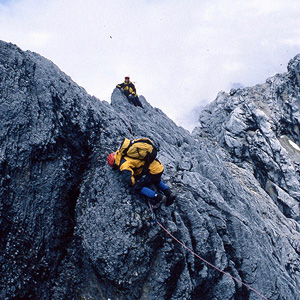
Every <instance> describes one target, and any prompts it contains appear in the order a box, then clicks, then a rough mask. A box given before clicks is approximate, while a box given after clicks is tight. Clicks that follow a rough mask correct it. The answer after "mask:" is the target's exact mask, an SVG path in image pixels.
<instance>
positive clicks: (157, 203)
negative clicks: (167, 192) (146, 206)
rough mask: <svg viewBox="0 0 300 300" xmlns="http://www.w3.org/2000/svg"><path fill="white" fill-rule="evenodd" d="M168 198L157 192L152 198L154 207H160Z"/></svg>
mask: <svg viewBox="0 0 300 300" xmlns="http://www.w3.org/2000/svg"><path fill="white" fill-rule="evenodd" d="M166 200H167V197H166V196H164V195H162V194H155V195H154V197H153V198H152V199H151V204H152V207H153V208H154V209H156V208H159V207H160V205H161V204H162V203H163V202H165V201H166Z"/></svg>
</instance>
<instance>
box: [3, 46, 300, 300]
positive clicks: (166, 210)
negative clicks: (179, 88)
mask: <svg viewBox="0 0 300 300" xmlns="http://www.w3.org/2000/svg"><path fill="white" fill-rule="evenodd" d="M298 60H299V58H298V57H296V58H295V59H294V60H292V61H291V62H290V64H289V71H288V73H287V74H283V75H277V76H275V77H274V78H271V79H269V80H267V82H266V84H264V85H261V86H256V87H254V88H248V89H243V90H237V91H231V94H232V95H227V94H225V93H221V94H219V96H218V98H217V99H216V101H214V102H213V103H212V104H211V105H210V106H209V107H207V108H206V109H205V110H204V111H203V113H202V114H201V117H200V126H199V127H198V128H196V129H195V131H194V133H193V135H191V134H190V133H189V132H188V131H186V130H184V129H183V128H180V127H178V126H176V124H175V123H174V122H172V121H171V120H170V119H169V118H168V117H167V116H166V115H165V114H164V113H163V112H162V111H160V110H159V109H157V108H153V107H152V106H151V105H150V104H149V103H147V101H146V100H145V98H144V97H142V96H140V99H141V101H142V103H143V105H144V109H141V108H139V107H134V106H132V105H130V104H129V103H128V102H127V99H126V98H125V97H124V96H123V95H122V94H121V92H120V91H119V90H114V91H113V94H112V101H111V104H108V103H107V102H105V101H100V100H98V99H96V98H94V97H91V96H89V95H88V94H87V93H86V92H85V90H84V89H83V88H81V87H79V86H78V85H76V84H75V83H74V82H73V81H72V80H71V79H70V77H68V76H67V75H65V74H64V73H62V72H61V71H60V70H59V69H58V68H57V67H56V66H55V65H53V63H51V62H50V61H48V60H46V59H45V58H43V57H41V56H39V55H38V54H35V53H32V52H28V51H27V52H23V51H21V50H20V49H19V48H18V47H16V46H14V45H12V44H7V43H5V42H0V147H1V148H0V175H1V177H0V236H1V243H0V266H1V271H0V274H1V275H0V298H1V299H80V300H83V299H86V300H87V299H89V300H92V299H97V300H99V299H100V300H102V299H103V300H104V299H106V300H107V299H111V300H127V299H128V300H129V299H130V300H134V299H141V300H142V299H149V300H152V299H153V300H154V299H164V300H168V299H169V300H171V299H172V300H177V299H178V300H179V299H186V300H187V299H195V300H196V299H204V300H205V299H207V300H209V299H222V300H225V299H232V300H236V299H243V300H248V299H249V300H254V299H260V298H259V296H257V295H256V294H255V293H253V292H251V291H249V290H247V289H246V288H244V287H243V286H241V284H238V283H236V282H235V281H233V280H232V279H231V278H229V277H227V276H225V275H222V274H221V273H219V272H217V271H216V270H214V269H212V268H211V267H209V266H207V265H206V264H204V263H203V262H202V261H200V260H198V259H197V258H195V257H194V256H193V255H192V254H190V253H189V252H187V251H186V250H185V249H184V248H182V247H181V246H180V245H179V244H177V243H176V242H175V241H174V240H172V239H171V238H170V237H169V236H168V235H166V234H165V233H164V232H163V231H162V230H161V229H160V228H159V227H158V226H157V225H155V224H153V222H152V220H151V213H150V212H149V209H148V207H147V203H146V199H144V198H142V197H141V196H139V195H137V194H135V193H134V192H133V191H131V190H128V189H127V188H126V186H124V184H123V183H122V181H121V178H120V176H119V174H118V172H117V171H113V170H111V169H110V168H109V167H108V166H107V164H106V157H107V155H108V154H109V153H110V152H112V151H114V150H115V149H116V148H117V147H118V146H119V143H120V142H121V140H122V139H123V138H124V137H128V138H130V137H131V136H132V135H134V137H142V136H147V137H149V138H151V139H152V140H154V141H155V142H156V143H157V144H158V145H159V147H160V152H159V159H160V160H161V161H162V162H163V164H164V165H165V173H164V176H163V178H164V181H165V182H166V183H167V184H168V185H169V186H170V187H172V189H173V190H174V191H176V192H177V194H178V198H177V201H176V203H175V204H174V205H173V206H171V207H164V205H163V206H162V207H161V209H159V210H158V212H157V218H158V219H159V221H160V222H161V223H162V224H163V225H164V226H165V227H166V228H167V229H168V230H170V232H171V233H172V234H174V236H176V237H177V238H178V239H180V240H181V241H182V242H184V243H185V244H186V245H187V246H188V247H190V248H191V249H193V250H194V251H195V252H196V253H198V254H199V255H201V256H202V257H203V258H205V259H206V260H208V261H209V262H211V263H213V264H215V265H216V266H217V267H218V268H220V269H222V270H224V271H226V272H229V273H230V274H232V275H233V276H235V277H237V278H239V279H240V280H242V281H244V282H245V283H247V284H249V285H251V287H253V288H255V289H257V290H258V291H259V292H261V293H262V294H263V295H264V296H265V297H267V298H268V299H272V300H275V299H278V300H279V299H286V300H287V299H288V300H290V299H296V300H298V299H300V296H299V289H300V260H299V254H300V225H299V196H298V195H299V194H298V193H299V192H298V189H299V186H298V180H299V179H298V176H299V174H298V169H297V168H298V158H299V153H300V151H299V150H298V148H297V144H299V122H298V107H297V105H298V104H297V103H298V102H297V101H299V100H297V99H299V94H298V93H299V70H300V69H299V64H298Z"/></svg>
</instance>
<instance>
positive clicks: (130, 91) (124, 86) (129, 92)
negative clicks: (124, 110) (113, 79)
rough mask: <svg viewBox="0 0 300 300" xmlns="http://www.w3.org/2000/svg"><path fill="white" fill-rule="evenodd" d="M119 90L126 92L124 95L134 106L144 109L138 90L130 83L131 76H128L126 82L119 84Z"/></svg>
mask: <svg viewBox="0 0 300 300" xmlns="http://www.w3.org/2000/svg"><path fill="white" fill-rule="evenodd" d="M117 88H118V89H120V90H121V91H122V92H124V95H125V96H126V97H127V99H128V101H129V102H130V103H132V104H133V105H134V106H140V107H142V108H143V105H142V103H141V101H140V99H139V97H138V95H137V93H136V88H135V86H134V84H133V83H132V82H131V81H130V78H129V76H126V77H125V80H124V82H122V83H120V84H118V85H117Z"/></svg>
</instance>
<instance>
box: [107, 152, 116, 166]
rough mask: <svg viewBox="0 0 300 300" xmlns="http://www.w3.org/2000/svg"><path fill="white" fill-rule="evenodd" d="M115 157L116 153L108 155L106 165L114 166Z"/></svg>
mask: <svg viewBox="0 0 300 300" xmlns="http://www.w3.org/2000/svg"><path fill="white" fill-rule="evenodd" d="M115 155H116V153H114V152H113V153H111V154H109V155H108V156H107V163H108V164H109V165H110V166H111V167H113V166H114V162H115Z"/></svg>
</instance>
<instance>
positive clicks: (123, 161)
mask: <svg viewBox="0 0 300 300" xmlns="http://www.w3.org/2000/svg"><path fill="white" fill-rule="evenodd" d="M149 141H150V140H148V139H146V138H142V139H136V140H134V141H129V140H128V139H125V140H124V142H123V144H122V145H121V147H120V149H119V150H117V151H116V152H115V153H111V154H109V156H108V157H107V162H108V164H109V165H110V166H111V167H112V168H113V169H118V170H120V172H121V176H122V178H123V181H124V182H125V183H127V184H128V186H131V187H134V189H135V190H136V191H138V192H139V193H140V194H142V195H144V196H146V197H148V198H149V200H150V203H151V204H152V205H153V206H154V208H157V207H158V206H159V205H160V204H161V203H162V202H166V206H169V205H171V204H173V202H174V200H175V198H176V196H175V194H174V193H173V192H172V191H171V190H170V188H169V187H168V186H166V185H165V183H164V182H163V181H162V180H161V176H162V174H163V171H164V166H163V165H162V163H161V162H160V161H159V160H158V159H156V158H154V157H156V153H155V154H153V153H154V152H155V151H156V149H154V148H155V147H152V146H151V145H150V143H149ZM128 142H130V143H128ZM150 142H151V141H150ZM124 143H125V144H126V143H127V144H126V145H125V147H124V146H123V145H124ZM132 145H134V146H133V147H131V146H132ZM130 147H131V148H130ZM131 149H132V150H131ZM136 149H138V150H137V151H136ZM134 151H136V154H135V153H134ZM151 155H152V157H151ZM138 157H139V158H138ZM152 184H154V185H156V187H157V189H158V190H160V191H162V192H163V193H164V195H162V194H160V193H155V192H154V191H153V190H152V189H150V188H149V186H151V185H152Z"/></svg>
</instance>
